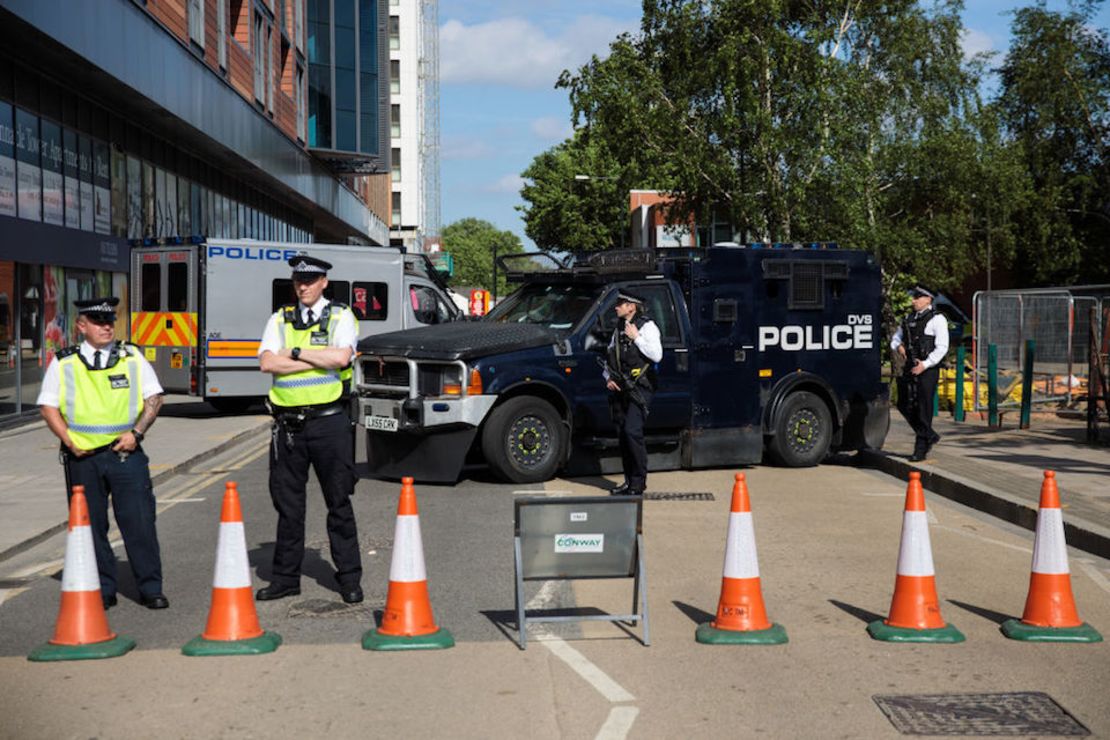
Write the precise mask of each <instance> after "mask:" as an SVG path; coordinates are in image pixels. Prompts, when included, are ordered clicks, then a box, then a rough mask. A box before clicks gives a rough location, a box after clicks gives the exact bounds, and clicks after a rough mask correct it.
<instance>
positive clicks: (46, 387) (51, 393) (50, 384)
mask: <svg viewBox="0 0 1110 740" xmlns="http://www.w3.org/2000/svg"><path fill="white" fill-rule="evenodd" d="M79 351H80V352H81V356H82V357H84V358H85V360H86V361H87V362H88V363H89V367H92V366H93V364H94V363H95V360H96V351H97V350H96V347H93V346H92V345H91V344H89V343H88V342H81V347H80V350H79ZM111 352H112V345H108V347H107V348H105V349H102V350H100V366H101V367H104V366H105V365H107V364H108V355H109V354H111ZM137 357H138V360H139V373H140V375H139V377H140V380H141V382H142V384H143V398H150V397H151V396H156V395H158V394H159V393H163V392H164V391H163V390H162V384H161V383H159V382H158V376H157V375H156V374H155V373H154V368H153V367H151V366H150V363H149V362H147V361H146V358H145V357H143V356H142V355H141V354H139V355H137ZM120 362H123V359H122V358H121V359H120ZM61 381H62V379H61V374H60V373H59V372H58V358H57V357H55V358H53V359H52V360H50V364H49V365H47V366H46V372H45V373H44V374H43V376H42V388H41V389H39V397H38V398H37V399H36V400H35V403H37V404H38V405H39V406H53V407H54V408H58V407H59V404H60V403H61V402H60V401H59V399H58V388H59V386H60V385H61Z"/></svg>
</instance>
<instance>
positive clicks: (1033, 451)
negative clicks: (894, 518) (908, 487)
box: [859, 411, 1110, 558]
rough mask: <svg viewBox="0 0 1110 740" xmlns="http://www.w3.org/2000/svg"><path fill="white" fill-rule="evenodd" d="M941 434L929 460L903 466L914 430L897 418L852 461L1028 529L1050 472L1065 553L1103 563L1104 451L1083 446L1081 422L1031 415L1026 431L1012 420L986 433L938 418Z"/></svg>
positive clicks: (984, 428) (977, 422) (1106, 526)
mask: <svg viewBox="0 0 1110 740" xmlns="http://www.w3.org/2000/svg"><path fill="white" fill-rule="evenodd" d="M933 429H934V430H935V431H936V432H937V433H938V434H940V435H941V440H940V442H939V443H938V444H937V445H936V446H935V447H934V448H933V449H932V450H931V451H930V453H929V457H928V458H927V459H925V460H923V461H921V462H919V463H911V462H909V461H908V459H907V458H908V457H909V455H910V454H911V453H912V452H913V442H914V438H913V431H912V430H911V429H910V427H909V425H908V424H907V423H906V422H905V420H904V419H902V417H901V415H900V414H898V413H897V412H896V411H893V412H892V414H891V420H890V433H889V434H888V435H887V438H886V443H885V444H884V445H883V449H882V450H881V451H874V450H868V451H865V452H862V453H860V454H859V462H861V463H862V464H864V465H867V466H869V467H874V468H877V469H879V470H882V471H883V472H886V473H889V474H891V475H894V476H897V477H899V478H902V479H903V480H906V479H908V477H909V473H910V471H914V470H916V471H920V472H921V484H922V486H924V488H925V489H926V490H929V491H932V492H934V493H937V494H939V495H941V496H944V497H945V498H950V499H952V500H954V501H958V502H959V503H962V504H965V505H967V506H971V507H973V508H975V509H978V510H980V511H982V512H985V513H987V514H991V515H993V516H997V517H999V518H1001V519H1004V520H1006V521H1008V522H1010V523H1012V524H1016V525H1018V526H1020V527H1024V528H1025V529H1029V530H1034V529H1035V528H1036V524H1037V506H1038V503H1039V501H1040V492H1041V483H1042V482H1043V480H1044V473H1045V471H1046V470H1052V471H1054V472H1055V473H1056V481H1057V485H1058V487H1059V489H1060V502H1061V504H1060V505H1061V508H1062V509H1063V511H1064V530H1065V537H1066V539H1067V542H1068V544H1069V545H1071V546H1072V547H1075V548H1078V549H1080V550H1085V551H1086V552H1089V553H1092V554H1094V555H1098V556H1100V557H1104V558H1110V444H1108V443H1107V441H1106V436H1107V435H1106V432H1105V430H1104V431H1103V433H1102V437H1103V440H1104V441H1103V442H1102V443H1101V444H1100V445H1092V444H1088V443H1087V442H1086V432H1087V426H1086V423H1085V422H1084V421H1076V420H1071V419H1062V418H1059V417H1056V416H1055V415H1051V414H1036V415H1034V417H1033V419H1032V421H1031V424H1030V428H1029V429H1018V428H1017V423H1016V418H1015V420H1013V421H1010V420H1009V419H1005V420H1004V426H1003V427H1002V428H1001V429H991V428H990V427H989V426H988V425H987V423H986V421H985V420H982V419H979V418H972V416H971V415H970V414H969V415H968V420H967V421H965V422H961V423H956V422H955V421H953V420H952V418H951V416H950V415H948V414H944V413H942V414H941V415H940V416H938V417H937V418H936V419H935V420H934V422H933Z"/></svg>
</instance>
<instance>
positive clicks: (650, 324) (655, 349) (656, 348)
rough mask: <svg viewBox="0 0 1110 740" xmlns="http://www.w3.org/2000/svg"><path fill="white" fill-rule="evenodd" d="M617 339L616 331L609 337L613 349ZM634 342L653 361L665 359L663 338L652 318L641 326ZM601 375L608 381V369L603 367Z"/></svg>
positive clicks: (610, 346)
mask: <svg viewBox="0 0 1110 740" xmlns="http://www.w3.org/2000/svg"><path fill="white" fill-rule="evenodd" d="M616 341H617V336H616V332H614V333H613V336H612V337H611V338H610V339H609V348H610V349H612V347H613V343H614V342H616ZM633 344H635V345H636V349H638V350H640V354H642V355H643V356H644V357H646V358H647V359H649V360H651V361H652V362H659V361H660V360H662V359H663V340H662V339H661V338H660V335H659V327H658V326H656V324H655V322H654V321H652V320H651V319H648V320H647V321H645V322H644V325H643V326H641V327H640V334H639V336H637V337H636V338H635V339H634V340H633ZM601 375H602V377H604V378H605V380H606V381H608V380H609V371H608V370H606V369H602V371H601Z"/></svg>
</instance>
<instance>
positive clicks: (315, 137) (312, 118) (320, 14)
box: [305, 0, 332, 149]
mask: <svg viewBox="0 0 1110 740" xmlns="http://www.w3.org/2000/svg"><path fill="white" fill-rule="evenodd" d="M307 31H308V42H307V46H306V49H305V50H306V52H307V55H308V130H307V135H308V140H307V143H308V145H309V146H310V147H313V148H319V149H331V146H332V144H331V142H332V137H331V124H332V121H331V113H332V86H331V64H332V61H331V3H329V2H326V1H325V0H309V3H308V28H307Z"/></svg>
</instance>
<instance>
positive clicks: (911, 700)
mask: <svg viewBox="0 0 1110 740" xmlns="http://www.w3.org/2000/svg"><path fill="white" fill-rule="evenodd" d="M872 698H873V699H874V700H875V703H876V704H878V705H879V709H881V710H882V711H883V714H885V715H886V717H887V719H889V720H890V722H891V724H893V725H894V727H895V728H896V729H897V730H898V731H899V732H901V733H902V734H903V735H1090V734H1091V732H1090V730H1088V729H1087V728H1086V727H1084V726H1083V725H1082V724H1080V722H1079V721H1078V720H1077V719H1076V718H1075V717H1073V716H1071V715H1070V714H1068V712H1067V710H1065V709H1064V708H1063V707H1061V706H1060V705H1059V704H1057V703H1056V701H1055V700H1054V699H1053V698H1052V697H1051V696H1049V695H1048V694H1043V693H1041V692H1039V691H1019V692H1013V693H1005V694H906V695H903V696H874V697H872Z"/></svg>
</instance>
